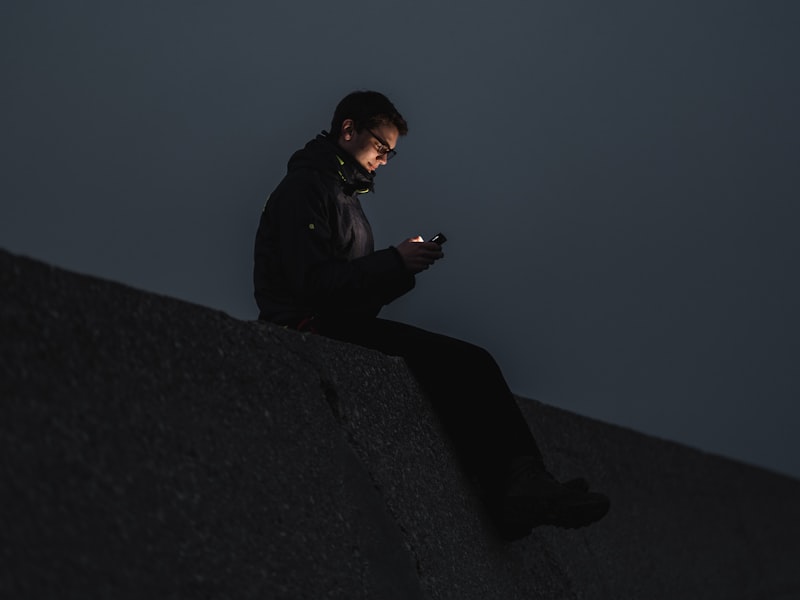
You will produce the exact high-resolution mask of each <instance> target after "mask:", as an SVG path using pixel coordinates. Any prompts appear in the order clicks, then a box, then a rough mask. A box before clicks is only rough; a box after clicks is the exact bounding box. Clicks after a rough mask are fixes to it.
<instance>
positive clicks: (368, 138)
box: [339, 119, 400, 172]
mask: <svg viewBox="0 0 800 600" xmlns="http://www.w3.org/2000/svg"><path fill="white" fill-rule="evenodd" d="M399 137H400V133H399V132H398V130H397V127H395V126H394V125H391V124H390V125H378V126H377V127H372V128H371V129H366V128H365V129H362V130H361V131H356V129H355V127H354V126H353V121H352V120H351V119H345V121H344V123H342V133H341V135H340V136H339V145H340V146H341V147H342V148H344V149H345V150H347V152H349V153H350V154H351V155H352V156H353V158H355V159H356V160H357V161H358V163H359V164H360V165H361V166H362V167H364V168H365V169H366V170H367V171H370V172H374V171H376V170H377V169H378V167H380V166H381V165H385V164H386V161H387V160H388V156H389V153H390V152H389V151H390V150H394V149H395V146H396V145H397V139H398V138H399ZM387 146H388V147H387Z"/></svg>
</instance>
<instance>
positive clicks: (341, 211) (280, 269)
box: [253, 131, 415, 326]
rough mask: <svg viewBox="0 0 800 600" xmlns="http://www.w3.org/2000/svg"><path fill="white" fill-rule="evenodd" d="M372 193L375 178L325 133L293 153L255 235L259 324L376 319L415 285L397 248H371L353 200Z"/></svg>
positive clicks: (363, 219) (358, 205)
mask: <svg viewBox="0 0 800 600" xmlns="http://www.w3.org/2000/svg"><path fill="white" fill-rule="evenodd" d="M372 189H373V174H372V173H370V172H368V171H367V170H366V169H364V168H363V167H362V166H361V165H360V164H358V162H357V161H356V160H355V159H354V158H353V157H352V156H350V154H349V153H347V152H345V151H344V150H342V149H341V148H340V147H339V146H338V145H337V144H336V142H335V140H334V139H332V138H331V137H330V136H329V135H328V134H327V133H326V132H324V131H323V132H322V134H320V135H318V136H317V137H316V138H315V139H313V140H311V141H310V142H308V143H307V144H306V145H305V147H304V148H302V149H301V150H298V151H297V152H295V153H294V154H293V155H292V157H291V158H290V159H289V163H288V166H287V173H286V176H285V177H284V178H283V180H282V181H281V182H280V183H279V184H278V186H277V187H276V188H275V190H274V191H273V192H272V194H270V196H269V199H268V200H267V202H266V204H265V206H264V210H263V212H262V214H261V221H260V223H259V226H258V231H257V233H256V241H255V251H254V258H255V263H254V268H253V283H254V286H255V298H256V303H257V304H258V307H259V311H260V312H259V319H262V320H268V321H273V322H276V323H280V324H282V325H292V326H294V325H297V323H298V322H300V321H301V320H303V319H305V318H308V317H311V316H324V317H328V318H330V317H333V318H336V317H337V316H348V317H352V316H359V317H364V316H369V317H374V316H377V314H378V313H379V312H380V310H381V308H382V307H383V306H384V305H386V304H388V303H389V302H391V301H392V300H394V299H396V298H398V297H400V296H402V295H403V294H405V293H406V292H408V291H409V290H411V289H412V288H413V287H414V282H415V279H414V275H413V274H412V273H411V272H410V271H408V270H407V269H406V268H405V266H404V265H403V260H402V258H401V256H400V253H399V252H398V251H397V249H396V248H394V247H389V248H386V249H383V250H379V251H377V252H376V251H375V250H374V238H373V235H372V228H371V227H370V224H369V221H368V220H367V217H366V215H365V214H364V211H363V210H362V208H361V202H360V201H359V196H360V195H361V194H364V193H367V192H369V191H371V190H372Z"/></svg>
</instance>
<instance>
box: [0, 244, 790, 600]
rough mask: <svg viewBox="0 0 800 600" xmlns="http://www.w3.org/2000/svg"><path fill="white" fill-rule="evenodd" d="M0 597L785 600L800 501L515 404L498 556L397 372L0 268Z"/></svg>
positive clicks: (622, 435) (737, 475) (91, 286)
mask: <svg viewBox="0 0 800 600" xmlns="http://www.w3.org/2000/svg"><path fill="white" fill-rule="evenodd" d="M0 289H1V290H2V305H1V307H0V331H1V332H2V337H1V338H0V339H1V340H2V363H0V378H1V379H0V394H1V395H2V396H1V397H2V403H1V404H0V407H1V409H2V412H0V453H2V463H1V464H2V477H0V506H2V511H0V539H1V540H2V545H1V546H0V552H2V554H0V597H2V598H15V599H16V598H37V599H38V598H55V597H58V598H82V599H83V598H115V599H124V598H137V599H138V598H215V599H216V598H236V599H242V598H266V599H269V598H280V599H284V598H285V599H305V598H308V599H321V598H342V599H361V598H364V599H395V598H397V599H401V598H402V599H417V598H420V599H421V598H428V599H442V598H453V599H459V600H467V599H473V598H474V599H481V600H488V599H498V600H499V599H502V600H512V599H516V598H520V599H522V598H525V599H534V598H542V599H545V598H546V599H549V598H559V599H562V598H563V599H587V600H588V599H591V600H594V599H609V600H611V599H613V600H621V599H628V598H630V599H645V598H646V599H662V598H663V599H676V598H681V599H685V598H691V599H712V598H713V599H720V600H722V599H724V600H731V599H761V598H763V599H767V598H769V599H789V598H800V575H798V574H797V572H796V571H797V570H796V565H797V564H800V560H799V559H800V510H799V509H798V506H800V482H799V481H797V480H795V479H792V478H788V477H784V476H781V475H777V474H775V473H771V472H768V471H765V470H762V469H757V468H754V467H751V466H748V465H744V464H741V463H738V462H735V461H730V460H727V459H724V458H721V457H717V456H713V455H709V454H705V453H702V452H699V451H697V450H694V449H691V448H687V447H684V446H681V445H679V444H675V443H671V442H667V441H664V440H659V439H655V438H653V437H649V436H646V435H642V434H640V433H637V432H635V431H631V430H628V429H624V428H620V427H616V426H613V425H609V424H606V423H602V422H598V421H595V420H592V419H587V418H585V417H581V416H579V415H575V414H572V413H569V412H566V411H563V410H559V409H556V408H554V407H551V406H547V405H544V404H542V403H539V402H536V401H534V400H530V399H524V398H519V402H520V405H521V406H522V409H523V411H524V414H525V416H526V418H527V419H528V420H529V422H530V425H531V427H532V429H533V430H534V433H535V434H536V436H537V439H538V440H539V442H540V444H541V446H542V449H543V451H544V453H545V456H546V458H547V460H548V463H549V464H550V467H551V470H553V471H554V472H555V473H556V474H557V475H559V476H561V477H570V476H573V475H585V476H587V477H588V478H589V479H590V480H591V482H592V483H593V485H594V486H595V487H597V488H598V489H600V490H602V491H604V492H606V493H607V494H608V495H609V496H610V497H611V499H612V508H611V512H610V513H609V515H608V516H607V517H606V518H605V519H604V520H603V521H601V522H599V523H597V524H595V525H594V526H592V527H589V528H586V529H582V530H578V531H561V530H558V529H554V528H547V527H544V528H540V529H537V530H535V531H534V533H533V534H532V535H531V536H530V537H529V538H526V539H525V540H522V541H520V542H515V543H505V542H502V541H501V540H499V539H498V538H497V537H496V535H495V533H494V530H493V529H492V528H491V526H490V524H489V523H488V522H487V521H486V519H485V517H484V515H483V512H482V509H481V506H480V504H479V502H478V501H477V500H476V498H475V495H474V493H473V491H472V489H471V488H470V486H469V485H468V482H467V481H465V480H464V478H463V477H462V475H461V471H460V469H459V466H458V461H457V459H456V457H455V455H454V454H453V452H452V450H451V448H450V446H449V443H448V441H447V439H446V438H445V437H444V436H443V435H442V433H441V431H440V429H439V426H438V423H437V422H436V420H435V418H434V417H433V414H432V412H431V411H430V409H429V407H428V405H427V403H426V401H425V399H424V398H423V397H422V396H421V395H420V393H419V391H418V388H417V386H416V384H415V382H414V380H413V378H412V377H411V376H410V374H409V373H408V371H407V369H406V368H405V364H404V363H403V361H402V360H400V359H397V358H393V357H388V356H384V355H382V354H379V353H376V352H373V351H370V350H366V349H363V348H359V347H357V346H352V345H349V344H342V343H338V342H334V341H332V340H328V339H325V338H320V337H318V336H313V335H308V334H299V333H296V332H292V331H287V330H284V329H281V328H279V327H274V326H271V325H268V324H264V323H257V322H248V321H241V320H237V319H233V318H231V317H230V316H228V315H226V314H224V313H221V312H219V311H214V310H210V309H208V308H205V307H202V306H197V305H194V304H191V303H187V302H183V301H179V300H176V299H173V298H169V297H164V296H160V295H157V294H151V293H145V292H142V291H140V290H136V289H133V288H130V287H128V286H124V285H121V284H118V283H114V282H110V281H105V280H101V279H97V278H93V277H88V276H85V275H80V274H76V273H71V272H68V271H65V270H62V269H57V268H53V267H51V266H48V265H46V264H43V263H41V262H38V261H34V260H30V259H28V258H25V257H21V256H16V255H13V254H10V253H8V252H4V251H0Z"/></svg>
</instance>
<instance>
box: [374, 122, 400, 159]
mask: <svg viewBox="0 0 800 600" xmlns="http://www.w3.org/2000/svg"><path fill="white" fill-rule="evenodd" d="M367 131H369V134H370V135H371V136H372V137H374V138H375V139H376V140H378V143H379V144H380V146H379V147H378V148H377V150H378V156H385V157H386V160H389V159H392V158H394V157H395V156H397V150H395V149H394V148H391V147H389V144H387V143H386V140H384V139H383V138H382V137H380V136H378V135H375V132H374V131H372V129H367Z"/></svg>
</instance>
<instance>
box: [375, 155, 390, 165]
mask: <svg viewBox="0 0 800 600" xmlns="http://www.w3.org/2000/svg"><path fill="white" fill-rule="evenodd" d="M386 156H387V155H386V154H378V158H377V161H378V162H379V163H380V164H382V165H385V164H386V162H387V161H388V160H389V159H388V158H386Z"/></svg>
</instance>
